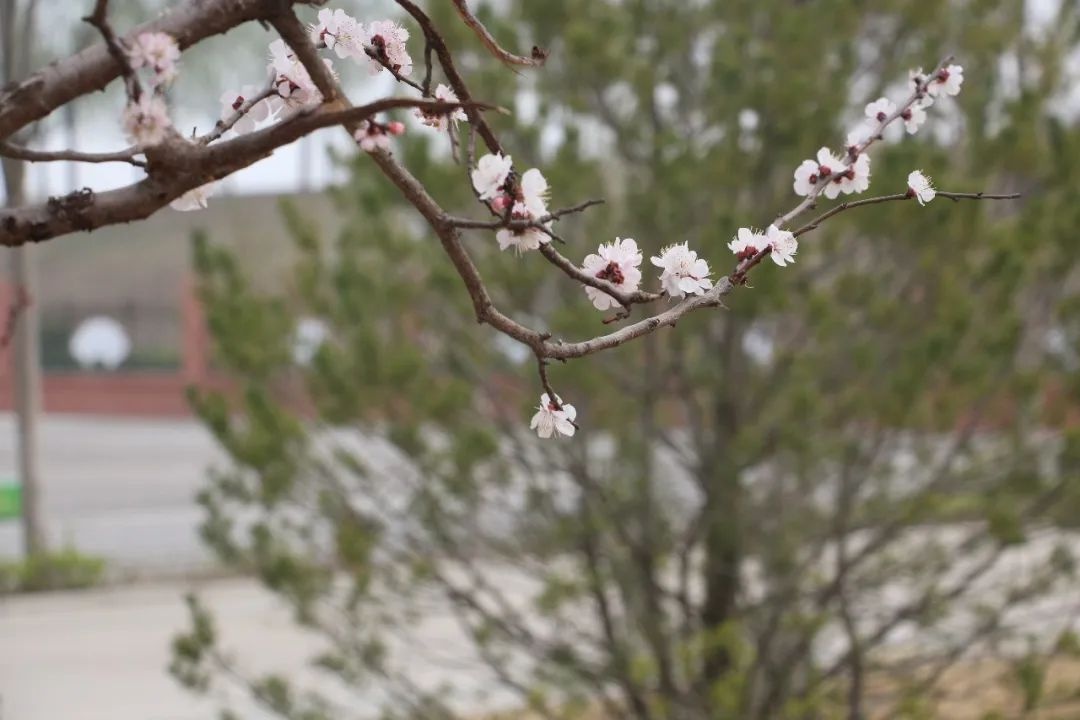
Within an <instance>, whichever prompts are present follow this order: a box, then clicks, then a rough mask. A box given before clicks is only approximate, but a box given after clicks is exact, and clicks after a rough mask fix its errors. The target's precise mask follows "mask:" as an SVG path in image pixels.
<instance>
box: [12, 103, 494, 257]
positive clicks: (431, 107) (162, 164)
mask: <svg viewBox="0 0 1080 720" xmlns="http://www.w3.org/2000/svg"><path fill="white" fill-rule="evenodd" d="M464 107H466V105H465V104H464V103H445V102H436V101H431V100H417V99H414V98H386V99H384V100H377V101H375V102H372V103H368V104H366V105H361V106H357V107H353V108H343V109H334V108H333V107H332V106H324V107H321V108H318V109H315V110H312V111H310V112H299V113H297V114H296V115H295V116H293V117H292V118H290V119H288V120H286V121H284V122H281V123H277V124H275V125H271V126H270V127H267V128H264V129H262V130H257V131H255V132H252V133H250V134H248V135H243V136H241V137H237V138H233V139H231V140H225V141H222V142H215V143H212V144H210V145H207V146H201V145H198V144H196V143H191V142H188V141H186V140H184V139H183V138H180V137H178V136H175V134H174V136H173V137H170V138H168V139H166V140H165V141H164V142H162V143H161V144H159V145H157V146H155V147H153V148H147V149H146V154H147V159H148V164H147V171H148V177H147V178H145V179H143V180H141V181H139V182H137V183H134V184H132V185H128V186H126V187H123V188H119V189H117V190H109V191H106V192H98V193H95V192H89V191H88V192H82V191H78V192H74V193H71V194H70V195H66V196H62V197H52V198H49V200H48V201H47V202H45V203H43V204H40V205H28V206H22V207H16V208H6V209H3V210H0V246H8V247H15V246H18V245H24V244H26V243H29V242H41V241H43V240H48V239H50V238H54V237H56V236H58V235H64V234H66V233H70V232H74V231H76V230H84V231H85V230H93V229H95V228H99V227H103V226H105V225H114V224H117V223H122V222H132V221H134V220H142V219H144V218H146V217H149V216H150V215H152V214H153V213H154V212H156V211H157V210H160V209H161V208H163V207H165V206H166V205H168V204H169V203H170V202H172V201H173V200H175V199H176V198H178V197H180V196H181V195H183V194H184V193H186V192H188V191H190V190H194V189H195V188H198V187H200V186H202V185H204V184H206V183H208V182H211V181H213V180H217V179H220V178H223V177H226V176H228V175H231V174H232V173H234V172H236V171H237V170H240V169H242V168H245V167H247V166H248V165H251V164H252V163H254V162H256V161H258V160H261V159H263V158H264V157H267V156H268V155H270V154H271V153H272V152H273V151H274V150H276V149H277V148H279V147H283V146H285V145H288V144H290V143H292V142H295V141H296V140H298V139H299V138H301V137H303V136H305V135H308V134H310V133H312V132H314V131H315V130H319V129H321V128H324V127H331V126H334V125H345V126H346V127H348V126H350V125H356V124H358V123H359V122H361V121H362V120H365V119H367V118H370V117H373V116H375V115H377V114H379V113H382V112H386V111H387V110H393V109H396V108H423V109H425V110H427V111H429V112H445V111H447V110H452V109H455V108H464ZM468 107H473V108H477V110H478V111H479V110H480V109H486V108H490V107H491V106H488V105H483V104H480V103H471V104H470V105H469V106H468Z"/></svg>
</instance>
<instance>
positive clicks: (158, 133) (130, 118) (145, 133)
mask: <svg viewBox="0 0 1080 720" xmlns="http://www.w3.org/2000/svg"><path fill="white" fill-rule="evenodd" d="M121 119H122V122H123V126H124V135H126V136H127V138H128V140H129V141H131V142H132V143H134V144H136V145H156V144H158V143H159V142H161V141H162V140H164V139H165V133H166V131H167V130H168V129H169V128H170V127H172V121H171V120H169V110H168V108H166V107H165V101H164V100H163V99H161V98H160V97H156V96H152V95H150V94H149V93H144V94H143V96H142V98H141V99H140V100H139V102H137V103H128V104H127V106H126V107H125V108H124V112H123V114H122V115H121Z"/></svg>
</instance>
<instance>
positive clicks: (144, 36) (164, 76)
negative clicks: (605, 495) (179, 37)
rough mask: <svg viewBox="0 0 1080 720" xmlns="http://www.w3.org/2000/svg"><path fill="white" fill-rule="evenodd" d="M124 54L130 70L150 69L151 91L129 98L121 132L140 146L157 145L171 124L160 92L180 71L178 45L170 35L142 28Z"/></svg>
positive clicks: (148, 76)
mask: <svg viewBox="0 0 1080 720" xmlns="http://www.w3.org/2000/svg"><path fill="white" fill-rule="evenodd" d="M127 57H128V63H129V64H130V66H131V68H132V70H134V71H138V70H143V69H145V70H148V71H149V72H148V74H147V80H148V83H147V84H148V85H149V87H150V88H151V90H152V91H153V92H152V93H142V94H136V95H134V96H132V97H129V98H128V103H127V105H126V106H125V107H124V110H123V112H122V113H121V115H120V124H121V127H122V128H123V130H124V136H125V137H127V139H128V141H129V142H131V143H132V144H135V145H139V146H140V147H145V146H150V145H157V144H158V143H160V142H161V141H162V140H164V139H165V136H166V135H167V134H168V131H169V128H171V127H172V120H170V119H169V109H168V107H167V106H166V105H165V99H164V97H162V93H163V92H164V90H165V87H166V86H167V85H168V84H169V83H171V82H172V81H173V80H175V79H176V76H177V74H178V73H179V65H178V62H177V61H178V60H179V59H180V47H179V45H177V44H176V40H175V39H174V38H173V36H172V35H169V34H167V33H162V32H144V33H141V34H139V35H138V36H137V37H136V38H135V41H134V43H132V45H131V47H130V48H128V50H127Z"/></svg>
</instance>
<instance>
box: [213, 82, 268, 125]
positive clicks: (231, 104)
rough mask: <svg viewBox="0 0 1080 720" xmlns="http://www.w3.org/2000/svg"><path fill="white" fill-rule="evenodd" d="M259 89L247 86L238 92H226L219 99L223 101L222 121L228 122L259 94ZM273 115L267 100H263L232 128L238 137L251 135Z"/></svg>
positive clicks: (252, 107)
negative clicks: (259, 124)
mask: <svg viewBox="0 0 1080 720" xmlns="http://www.w3.org/2000/svg"><path fill="white" fill-rule="evenodd" d="M259 92H260V91H259V89H258V88H256V87H255V86H254V85H245V86H243V87H242V88H240V90H239V91H236V90H226V91H225V92H223V93H222V94H221V97H220V98H218V99H219V100H220V101H221V119H222V120H226V119H228V118H230V117H232V115H233V113H235V112H236V111H238V110H239V109H240V107H241V106H242V105H243V104H244V103H245V102H247V101H248V100H250V99H251V98H253V97H255V96H256V95H258V94H259ZM270 115H271V106H270V103H269V102H268V101H267V100H262V101H261V102H258V103H256V104H254V105H252V106H251V109H249V110H248V111H247V112H246V113H244V114H243V116H241V118H240V119H239V120H237V121H236V123H234V124H233V126H232V131H233V132H235V133H236V134H237V135H243V134H244V133H249V132H251V131H252V130H254V129H255V126H256V125H257V124H258V123H261V122H262V121H263V120H266V119H267V118H268V117H270Z"/></svg>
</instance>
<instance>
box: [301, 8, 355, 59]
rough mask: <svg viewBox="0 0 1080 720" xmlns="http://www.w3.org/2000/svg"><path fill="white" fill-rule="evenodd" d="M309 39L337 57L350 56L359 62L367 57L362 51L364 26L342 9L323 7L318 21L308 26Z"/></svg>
mask: <svg viewBox="0 0 1080 720" xmlns="http://www.w3.org/2000/svg"><path fill="white" fill-rule="evenodd" d="M309 34H310V36H311V41H312V42H313V43H315V45H316V46H317V47H322V46H325V47H327V48H329V49H331V50H333V51H334V52H335V53H337V56H338V57H339V58H343V59H344V58H352V59H353V60H355V61H357V62H359V61H361V60H363V59H364V58H366V57H367V53H366V52H365V51H364V40H365V34H364V26H363V25H361V24H360V23H359V22H357V20H356V18H354V17H352V16H350V15H348V14H347V13H346V12H345V11H344V10H340V9H339V10H331V9H330V8H323V9H322V10H320V11H319V21H318V22H317V23H315V24H314V25H311V26H309Z"/></svg>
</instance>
